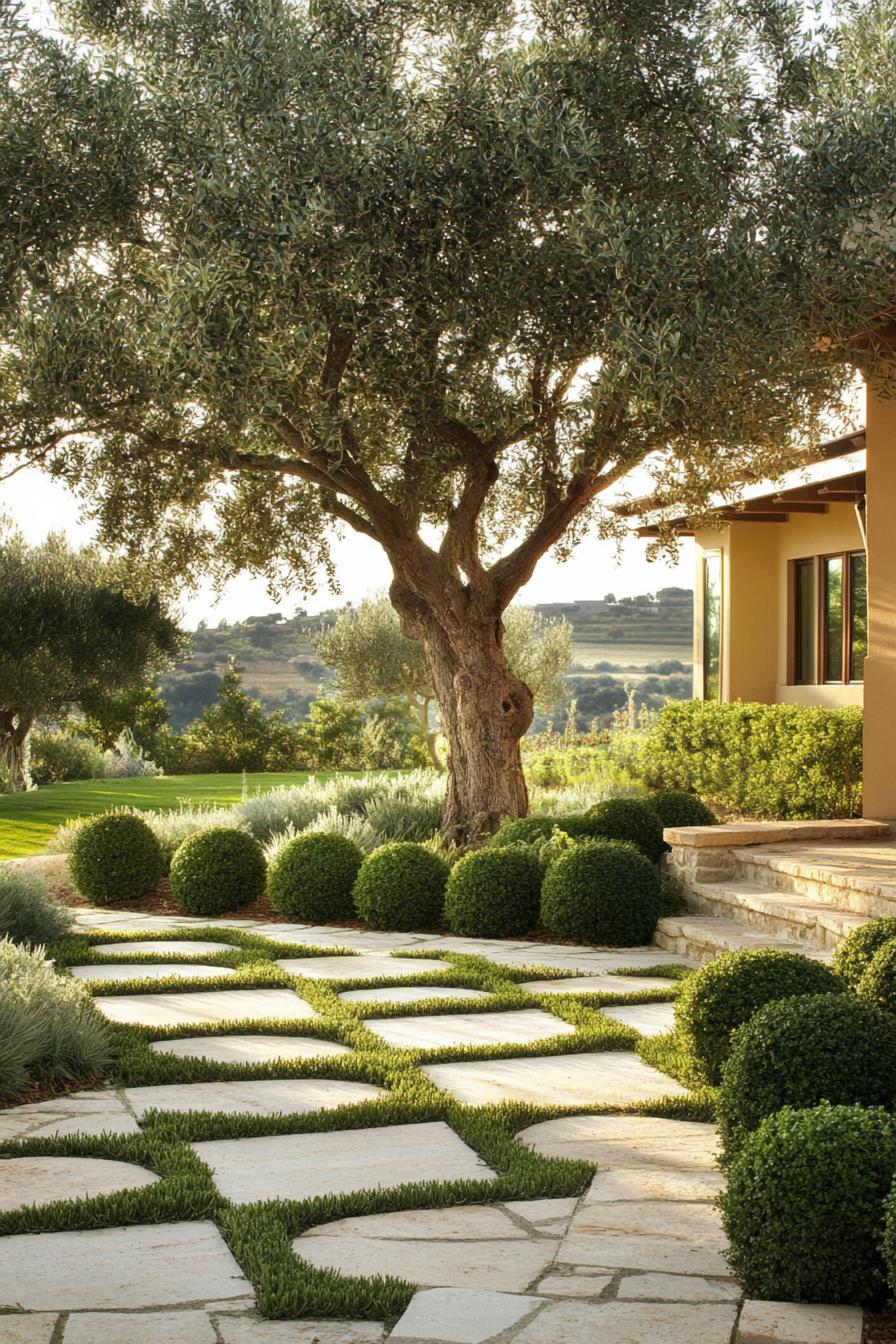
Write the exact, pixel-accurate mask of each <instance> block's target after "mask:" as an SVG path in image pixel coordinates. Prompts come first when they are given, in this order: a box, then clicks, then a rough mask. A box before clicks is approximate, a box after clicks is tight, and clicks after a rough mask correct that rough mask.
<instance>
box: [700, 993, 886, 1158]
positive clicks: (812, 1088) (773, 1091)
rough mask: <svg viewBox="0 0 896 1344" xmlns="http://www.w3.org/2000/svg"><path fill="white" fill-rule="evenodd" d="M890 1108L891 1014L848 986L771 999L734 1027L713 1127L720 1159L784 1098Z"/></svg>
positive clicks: (795, 1102)
mask: <svg viewBox="0 0 896 1344" xmlns="http://www.w3.org/2000/svg"><path fill="white" fill-rule="evenodd" d="M822 1101H828V1102H831V1103H832V1104H834V1105H849V1104H853V1103H855V1104H858V1105H861V1106H883V1107H885V1108H886V1109H887V1110H894V1109H896V1019H894V1018H892V1017H891V1016H890V1014H889V1013H887V1012H884V1010H883V1009H882V1008H877V1007H876V1006H875V1005H874V1004H871V1003H863V1002H862V1001H861V1000H860V999H856V998H853V996H852V995H851V994H799V995H797V996H796V997H795V998H792V999H776V1000H775V1001H774V1002H772V1003H767V1004H766V1005H765V1007H764V1008H760V1009H759V1011H758V1012H756V1013H754V1015H753V1016H752V1017H751V1018H750V1020H749V1022H745V1023H744V1025H743V1026H742V1027H738V1029H737V1031H735V1032H734V1034H733V1036H732V1038H731V1054H730V1055H729V1056H728V1059H727V1060H726V1061H725V1064H724V1066H723V1068H722V1086H721V1089H720V1091H719V1099H718V1118H719V1128H720V1130H721V1135H722V1143H723V1147H724V1152H725V1159H726V1161H730V1160H731V1159H732V1158H733V1157H734V1156H735V1155H736V1154H737V1152H738V1151H739V1149H740V1148H741V1146H742V1145H743V1142H744V1140H745V1139H746V1137H747V1135H748V1134H750V1133H751V1132H752V1131H753V1130H754V1129H757V1128H758V1127H759V1125H760V1124H761V1123H762V1121H763V1120H764V1119H765V1118H766V1116H769V1115H773V1114H774V1113H775V1111H780V1110H781V1109H782V1108H783V1107H784V1106H795V1107H807V1106H817V1105H818V1104H819V1103H820V1102H822Z"/></svg>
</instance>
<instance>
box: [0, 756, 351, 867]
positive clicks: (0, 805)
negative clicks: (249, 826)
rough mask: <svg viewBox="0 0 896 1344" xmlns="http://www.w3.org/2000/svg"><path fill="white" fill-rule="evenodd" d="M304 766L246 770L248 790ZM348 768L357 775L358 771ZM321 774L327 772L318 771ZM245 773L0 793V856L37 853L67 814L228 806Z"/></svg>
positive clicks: (275, 782)
mask: <svg viewBox="0 0 896 1344" xmlns="http://www.w3.org/2000/svg"><path fill="white" fill-rule="evenodd" d="M308 773H309V772H308V771H307V770H297V771H292V772H290V773H285V774H258V775H246V777H245V778H246V783H247V786H248V788H249V789H250V791H252V792H257V791H258V790H260V789H275V788H277V787H278V786H279V785H282V784H304V783H305V781H306V779H307V778H308ZM346 773H351V774H358V773H360V772H359V771H349V772H346ZM317 777H318V778H319V779H325V778H327V777H328V776H327V775H326V774H324V773H319V774H318V776H317ZM242 791H243V776H242V775H239V774H236V775H169V776H165V777H163V778H162V779H84V780H79V781H78V782H77V783H74V784H48V785H46V786H45V787H44V788H42V789H33V790H32V791H31V792H30V793H18V794H15V795H13V796H12V797H4V798H0V859H15V858H18V857H19V856H20V855H22V854H40V853H42V852H43V850H44V848H45V846H46V843H47V840H48V839H49V838H50V836H51V835H52V834H53V832H54V831H55V830H56V827H57V826H61V825H62V823H63V822H64V821H66V820H67V819H68V818H69V817H86V816H91V815H92V814H93V813H95V812H105V811H106V809H107V808H110V807H139V808H142V809H143V810H144V811H147V812H164V811H167V810H168V809H169V808H172V807H179V806H180V804H181V803H203V804H209V805H212V806H222V807H226V806H228V805H229V804H231V803H238V802H239V801H240V798H241V797H242Z"/></svg>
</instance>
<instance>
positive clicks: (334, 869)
mask: <svg viewBox="0 0 896 1344" xmlns="http://www.w3.org/2000/svg"><path fill="white" fill-rule="evenodd" d="M363 858H364V855H363V853H362V851H361V850H360V849H359V847H358V846H357V845H356V844H355V843H354V841H352V840H349V839H348V838H347V837H346V836H344V835H333V834H330V833H328V832H324V831H320V832H317V833H312V834H311V835H297V836H296V838H295V840H290V841H289V843H288V844H285V845H284V846H283V848H282V849H281V850H280V852H279V853H278V854H277V855H276V857H275V858H274V860H273V862H272V863H271V865H270V868H269V869H268V895H269V896H270V898H271V904H272V905H273V906H274V909H275V910H279V911H280V913H281V914H284V915H292V916H294V918H296V919H301V920H304V921H306V922H308V923H315V922H316V921H318V920H322V921H323V922H324V923H326V922H328V921H332V920H343V919H353V918H354V914H355V905H354V901H353V900H352V889H353V887H354V885H355V878H356V877H357V876H358V870H359V868H360V867H361V862H362V860H363Z"/></svg>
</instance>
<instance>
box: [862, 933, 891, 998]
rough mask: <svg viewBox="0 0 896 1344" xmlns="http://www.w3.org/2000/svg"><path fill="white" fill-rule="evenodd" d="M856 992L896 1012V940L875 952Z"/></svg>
mask: <svg viewBox="0 0 896 1344" xmlns="http://www.w3.org/2000/svg"><path fill="white" fill-rule="evenodd" d="M856 993H857V994H858V995H859V998H860V999H863V1000H865V1001H866V1002H868V1003H873V1004H876V1005H877V1006H878V1007H879V1008H885V1009H886V1010H887V1012H888V1013H893V1014H896V941H894V940H893V939H891V940H890V941H889V942H888V943H884V945H883V947H881V948H879V949H878V950H877V952H875V954H874V956H873V957H872V958H871V963H870V965H869V966H868V969H867V970H866V971H865V973H864V975H863V976H862V978H861V980H860V981H859V983H858V986H857V988H856Z"/></svg>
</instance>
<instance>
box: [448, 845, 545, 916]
mask: <svg viewBox="0 0 896 1344" xmlns="http://www.w3.org/2000/svg"><path fill="white" fill-rule="evenodd" d="M540 891H541V865H540V863H539V862H538V858H537V855H536V854H535V853H534V852H533V851H532V850H530V849H527V848H526V847H525V846H524V845H514V846H508V847H506V848H504V849H480V850H476V851H475V852H474V853H472V854H468V855H467V856H466V858H463V859H461V860H460V862H459V863H456V864H455V865H454V867H453V868H452V870H451V874H450V876H449V878H448V884H447V886H446V888H445V919H446V921H447V923H448V927H449V928H450V929H451V930H452V931H453V932H454V933H459V934H461V935H463V936H464V937H466V938H508V937H512V936H514V935H516V934H520V933H529V931H530V930H531V929H534V928H535V925H536V924H537V923H538V898H539V894H540Z"/></svg>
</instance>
